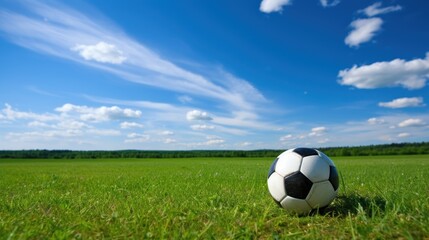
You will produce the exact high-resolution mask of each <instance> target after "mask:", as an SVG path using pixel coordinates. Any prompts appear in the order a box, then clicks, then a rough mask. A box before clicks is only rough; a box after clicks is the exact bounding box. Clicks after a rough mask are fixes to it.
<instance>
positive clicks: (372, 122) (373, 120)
mask: <svg viewBox="0 0 429 240" xmlns="http://www.w3.org/2000/svg"><path fill="white" fill-rule="evenodd" d="M367 122H368V123H369V124H370V125H377V124H383V123H385V122H386V121H385V120H384V119H380V118H370V119H368V120H367Z"/></svg>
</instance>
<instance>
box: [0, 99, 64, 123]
mask: <svg viewBox="0 0 429 240" xmlns="http://www.w3.org/2000/svg"><path fill="white" fill-rule="evenodd" d="M1 113H2V115H0V119H4V120H10V121H14V120H21V119H24V120H35V121H39V122H46V121H55V120H59V119H60V117H59V116H57V115H55V114H50V113H46V114H38V113H33V112H24V111H19V110H16V109H14V108H12V106H11V105H9V104H7V103H6V104H5V107H4V108H3V109H2V110H1Z"/></svg>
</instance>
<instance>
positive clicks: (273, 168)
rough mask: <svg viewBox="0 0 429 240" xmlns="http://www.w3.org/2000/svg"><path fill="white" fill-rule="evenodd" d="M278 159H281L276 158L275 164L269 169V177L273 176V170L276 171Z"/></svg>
mask: <svg viewBox="0 0 429 240" xmlns="http://www.w3.org/2000/svg"><path fill="white" fill-rule="evenodd" d="M278 160H279V158H276V160H274V162H273V164H271V167H270V170H269V171H268V177H267V178H269V177H270V176H271V174H273V172H274V171H275V169H276V165H277V161H278Z"/></svg>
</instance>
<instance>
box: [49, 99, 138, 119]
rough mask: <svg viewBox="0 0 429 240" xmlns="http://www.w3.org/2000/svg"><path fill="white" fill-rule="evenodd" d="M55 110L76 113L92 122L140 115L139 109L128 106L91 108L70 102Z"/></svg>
mask: <svg viewBox="0 0 429 240" xmlns="http://www.w3.org/2000/svg"><path fill="white" fill-rule="evenodd" d="M55 111H57V112H60V113H62V114H74V113H77V114H78V115H79V117H80V119H81V120H83V121H93V122H102V121H109V120H120V119H128V118H140V117H141V115H142V113H141V111H139V110H133V109H129V108H124V109H122V108H120V107H117V106H112V107H106V106H102V107H98V108H93V107H88V106H78V105H73V104H70V103H67V104H64V105H63V106H61V107H58V108H56V109H55Z"/></svg>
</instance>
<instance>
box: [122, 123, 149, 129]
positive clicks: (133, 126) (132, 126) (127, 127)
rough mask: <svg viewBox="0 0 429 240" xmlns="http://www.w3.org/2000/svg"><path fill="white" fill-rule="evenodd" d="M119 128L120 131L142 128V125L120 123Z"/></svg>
mask: <svg viewBox="0 0 429 240" xmlns="http://www.w3.org/2000/svg"><path fill="white" fill-rule="evenodd" d="M120 127H121V128H122V129H129V128H143V127H144V125H143V124H141V123H136V122H121V124H120Z"/></svg>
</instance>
